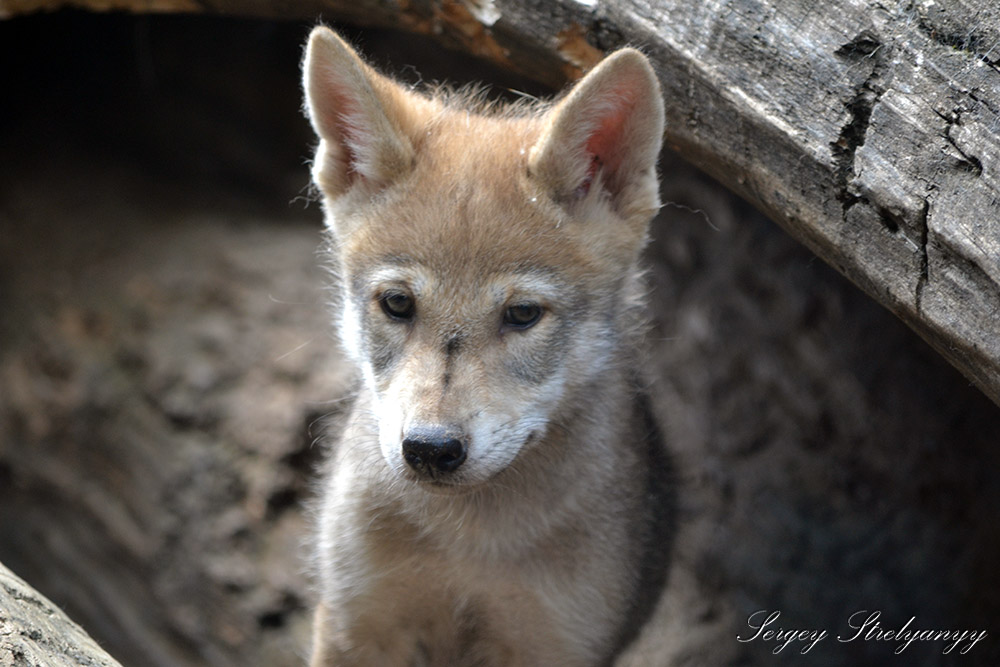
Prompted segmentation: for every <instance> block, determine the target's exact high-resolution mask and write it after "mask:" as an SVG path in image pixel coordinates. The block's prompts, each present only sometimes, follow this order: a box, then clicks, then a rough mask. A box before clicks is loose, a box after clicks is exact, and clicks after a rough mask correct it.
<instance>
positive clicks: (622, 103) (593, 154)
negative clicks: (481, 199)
mask: <svg viewBox="0 0 1000 667" xmlns="http://www.w3.org/2000/svg"><path fill="white" fill-rule="evenodd" d="M663 123H664V118H663V99H662V95H661V93H660V84H659V82H658V81H657V80H656V75H655V74H654V73H653V68H652V67H651V66H650V65H649V61H648V60H646V57H645V56H644V55H642V54H641V53H640V52H639V51H636V50H635V49H622V50H620V51H616V52H615V53H613V54H611V55H610V56H608V57H607V58H605V59H604V60H603V61H601V63H600V64H599V65H598V66H597V67H595V68H594V69H593V70H591V71H590V73H588V74H587V75H586V76H585V77H584V78H583V79H581V80H580V81H579V82H578V83H577V84H576V86H575V87H574V88H573V89H572V90H571V91H570V93H569V95H567V96H566V97H565V98H564V99H563V100H562V101H560V102H559V103H558V104H557V105H556V106H555V107H554V108H553V109H552V110H551V111H550V112H549V115H548V118H547V120H546V125H545V127H544V130H543V131H542V135H541V138H540V139H539V140H538V141H537V143H536V144H535V145H534V146H533V147H532V149H531V152H530V154H529V157H528V168H529V173H530V174H531V175H532V176H533V177H534V178H536V179H538V181H539V182H540V183H541V184H542V186H543V187H545V188H547V189H548V191H549V192H550V193H552V196H553V197H554V198H555V199H556V200H557V201H560V202H563V203H572V202H573V201H576V200H579V199H582V198H583V197H584V196H586V195H587V194H588V193H589V192H590V191H591V189H592V188H602V189H603V190H604V191H606V192H607V193H608V194H609V195H610V196H611V201H612V204H613V205H614V207H615V208H616V209H617V210H618V211H619V212H620V213H621V214H622V215H623V216H624V217H631V216H632V215H639V214H641V215H645V216H646V217H647V218H648V216H649V215H650V214H651V213H652V211H653V210H655V209H656V207H657V206H658V205H659V198H658V192H657V183H656V159H657V156H658V155H659V153H660V144H661V142H662V139H663ZM644 222H645V221H644Z"/></svg>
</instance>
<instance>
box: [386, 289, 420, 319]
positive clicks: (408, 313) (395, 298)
mask: <svg viewBox="0 0 1000 667" xmlns="http://www.w3.org/2000/svg"><path fill="white" fill-rule="evenodd" d="M378 303H379V305H380V306H382V312H384V313H385V314H386V315H388V316H389V317H391V318H392V319H394V320H409V319H411V318H412V317H413V310H414V304H413V297H411V296H409V295H407V294H404V293H403V292H386V293H385V294H383V295H382V296H381V297H379V300H378Z"/></svg>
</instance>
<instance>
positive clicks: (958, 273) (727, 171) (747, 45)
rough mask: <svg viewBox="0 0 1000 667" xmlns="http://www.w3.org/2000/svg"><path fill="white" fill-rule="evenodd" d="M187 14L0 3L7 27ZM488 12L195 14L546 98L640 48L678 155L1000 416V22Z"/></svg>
mask: <svg viewBox="0 0 1000 667" xmlns="http://www.w3.org/2000/svg"><path fill="white" fill-rule="evenodd" d="M193 4H194V3H193V2H192V0H176V2H173V1H172V0H157V2H155V3H152V4H150V3H148V2H147V1H146V0H112V1H110V2H109V0H0V15H7V16H10V15H13V14H16V13H19V12H25V11H30V10H33V9H38V8H52V7H56V6H63V5H73V6H83V7H88V6H89V7H93V8H106V7H108V6H110V5H114V6H115V7H117V8H128V9H132V10H134V11H148V10H149V8H156V9H158V10H162V9H164V8H169V7H171V6H173V7H175V8H176V9H178V10H184V11H189V10H191V9H192V5H193ZM480 4H481V3H477V2H473V1H472V0H438V1H431V0H410V1H408V2H399V3H387V2H383V1H381V0H352V1H351V2H345V1H344V0H308V1H306V2H302V3H295V4H294V5H293V4H289V3H284V2H277V1H271V2H247V1H246V0H212V1H211V2H207V1H201V2H199V3H198V7H199V8H200V9H201V10H203V11H214V12H220V13H243V14H255V15H258V16H272V17H279V16H280V17H285V18H288V17H292V16H294V17H306V18H312V17H315V16H319V15H320V14H322V16H324V17H325V18H327V19H337V20H344V21H350V22H353V23H357V24H360V25H368V26H392V27H397V28H402V29H406V30H411V31H414V32H419V33H424V34H428V35H431V36H433V37H434V38H435V39H437V40H439V41H440V42H441V43H442V44H444V45H446V46H449V47H452V48H458V49H462V50H465V51H467V52H470V53H475V54H478V55H481V56H483V57H486V58H490V59H492V60H494V61H496V62H498V63H500V64H501V65H503V66H504V67H509V68H511V69H514V70H518V71H520V72H522V73H526V74H528V75H530V76H533V77H534V78H536V79H538V80H540V81H542V82H545V83H548V84H551V85H553V86H559V85H561V84H562V83H564V82H565V79H566V78H567V77H573V76H576V75H578V74H579V73H580V72H581V64H582V63H583V61H584V60H586V61H587V62H589V61H590V60H593V59H594V58H595V57H596V56H597V55H599V54H600V53H601V52H607V51H609V50H612V49H614V48H617V47H619V46H622V45H624V44H626V43H631V44H635V45H638V46H639V47H641V48H643V49H644V50H645V51H646V53H647V54H648V55H649V56H650V58H651V59H652V60H653V62H654V63H655V65H656V68H657V71H658V73H659V76H660V79H661V82H662V84H663V87H664V92H665V97H666V103H667V116H668V128H667V134H666V140H667V143H668V144H669V145H670V146H672V147H673V148H674V149H676V150H677V151H679V152H680V153H681V154H682V155H684V156H685V157H686V158H687V159H688V160H690V161H691V162H693V163H694V164H696V165H697V166H699V167H701V168H702V169H704V170H705V171H707V172H708V173H710V174H712V175H713V176H715V177H716V178H718V179H719V180H720V181H721V182H723V183H724V184H726V185H727V186H728V187H730V188H731V189H733V190H734V191H736V192H738V193H739V194H741V195H742V196H744V197H745V198H747V199H748V200H749V201H751V202H752V203H754V204H755V205H756V206H757V207H759V208H760V209H761V210H762V211H764V212H765V213H767V214H768V215H769V216H770V217H771V218H772V219H774V220H775V221H776V222H778V223H779V224H780V225H782V226H783V227H784V228H785V229H786V230H787V231H788V232H789V233H790V234H792V235H793V236H794V237H795V238H797V239H799V240H800V241H801V242H803V243H804V244H806V245H807V246H808V247H809V248H811V249H812V250H813V251H814V252H816V253H817V254H818V255H819V256H820V257H822V258H823V259H825V260H826V261H827V262H828V263H830V264H832V265H833V266H835V267H836V268H838V269H839V270H840V271H841V272H843V273H844V274H845V275H847V276H848V277H849V278H850V279H851V280H853V281H854V282H855V283H856V284H857V285H859V286H860V287H861V288H862V289H864V290H865V291H866V292H867V293H868V294H870V295H871V296H872V297H874V298H875V299H877V300H878V301H879V302H881V303H882V304H883V305H885V306H886V307H887V308H889V309H890V310H891V311H892V312H894V313H895V314H896V315H898V316H899V317H900V318H901V319H903V320H904V321H905V322H907V323H908V324H909V325H910V326H911V327H912V328H913V329H914V330H915V331H917V332H918V333H919V334H920V335H921V336H922V337H924V338H925V339H926V340H927V341H928V342H930V344H931V345H933V346H934V347H935V348H936V349H937V350H938V351H939V352H940V353H941V354H942V355H944V356H945V357H946V358H947V359H948V360H949V361H951V362H952V363H953V364H954V365H955V366H956V367H957V368H959V369H960V370H961V371H962V372H963V373H964V374H965V375H966V376H967V377H969V378H970V379H971V380H972V381H973V382H975V383H976V385H977V386H979V387H980V388H981V389H982V390H983V391H984V392H985V393H986V394H987V395H988V396H990V397H991V398H992V399H993V400H994V401H996V402H997V403H1000V335H998V333H1000V8H998V6H997V5H996V3H994V2H992V1H991V0H936V1H935V2H931V1H930V0H914V1H913V2H899V3H876V2H849V1H848V0H832V1H831V2H824V3H804V2H798V1H797V0H755V1H752V2H751V1H750V0H706V1H705V2H700V3H694V2H690V1H681V0H664V1H663V2H658V3H655V4H653V3H648V2H637V1H635V0H615V1H613V2H609V1H606V0H601V1H598V2H580V1H573V0H558V1H553V2H550V3H545V4H544V6H543V5H542V4H540V3H534V2H527V1H525V0H506V1H502V0H497V1H496V2H492V3H489V7H490V11H489V12H488V20H484V19H483V12H482V11H481V7H480ZM588 45H589V46H590V47H593V51H591V50H590V49H588V48H587V46H588ZM581 54H582V55H584V56H586V57H585V58H583V59H581ZM583 64H585V63H583Z"/></svg>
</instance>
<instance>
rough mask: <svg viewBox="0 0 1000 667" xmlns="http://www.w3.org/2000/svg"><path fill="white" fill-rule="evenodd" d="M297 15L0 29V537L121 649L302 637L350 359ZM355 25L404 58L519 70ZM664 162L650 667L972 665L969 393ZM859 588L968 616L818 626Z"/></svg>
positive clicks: (987, 537)
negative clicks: (653, 659) (772, 618)
mask: <svg viewBox="0 0 1000 667" xmlns="http://www.w3.org/2000/svg"><path fill="white" fill-rule="evenodd" d="M306 32H307V27H306V26H305V25H302V24H298V25H274V24H268V23H262V22H249V21H239V20H235V19H199V18H190V17H126V16H116V15H100V16H97V15H86V14H74V13H64V14H56V15H40V16H33V17H28V18H19V19H15V20H11V21H7V22H0V63H3V67H2V71H0V83H2V88H0V89H2V90H4V91H6V92H5V94H4V95H3V98H4V102H3V103H0V179H2V180H0V561H2V562H3V563H5V564H6V565H7V566H8V567H10V568H11V569H12V570H13V571H15V572H16V573H18V574H19V575H21V576H22V577H24V578H25V579H27V580H28V581H29V582H31V583H32V584H33V585H35V586H36V587H38V588H39V589H40V590H41V591H42V592H43V593H45V594H46V595H48V596H49V597H51V598H52V599H53V600H55V601H56V602H57V603H58V604H60V605H62V606H63V607H65V608H66V609H67V610H68V611H69V613H70V615H71V616H73V617H74V618H75V620H77V621H78V622H80V623H81V624H82V625H83V626H84V627H85V628H86V629H87V630H88V631H89V632H90V633H91V634H92V635H94V637H95V638H97V639H98V640H99V641H100V642H101V643H102V645H104V646H105V647H106V648H107V649H108V650H109V652H110V653H112V655H114V656H116V657H117V658H118V659H119V660H121V661H122V663H123V664H125V665H152V666H156V667H159V666H163V667H168V666H169V667H174V666H181V665H218V666H233V667H235V666H237V665H239V666H249V665H269V666H276V667H278V666H282V665H296V664H301V663H302V661H303V656H304V655H305V652H306V650H307V646H308V634H309V629H308V608H309V606H310V604H311V600H312V594H311V590H310V586H309V577H308V567H309V566H308V552H309V550H308V546H307V545H308V539H309V538H308V536H309V524H310V518H309V513H308V511H307V509H306V508H307V507H308V503H309V499H310V498H311V496H312V491H311V489H312V484H313V480H314V474H313V470H314V467H315V465H316V462H317V461H318V460H319V457H320V456H321V455H322V451H323V449H324V432H325V430H326V429H328V428H329V429H331V430H333V431H335V430H336V422H337V417H338V415H339V414H341V412H342V410H343V406H344V401H345V399H346V398H347V396H348V394H349V391H350V384H351V372H350V370H349V369H348V368H346V367H345V366H344V364H343V363H342V361H341V357H340V354H339V352H338V350H337V348H336V345H335V343H334V340H333V335H332V325H331V320H332V318H333V317H335V314H333V313H331V312H330V311H329V310H328V308H327V307H326V295H325V293H324V290H325V286H326V285H327V284H328V278H327V276H326V275H325V274H324V272H323V270H322V261H321V258H320V257H319V256H318V246H319V243H320V233H321V213H320V210H319V207H318V206H317V205H315V204H310V203H309V201H308V196H307V190H306V188H305V186H306V184H307V180H308V175H307V168H306V166H305V159H306V158H307V156H308V153H309V147H310V145H311V142H312V139H311V138H310V135H309V132H308V127H307V124H306V122H305V120H304V119H303V117H302V116H301V113H300V111H299V107H300V98H299V93H298V90H297V77H298V59H299V49H300V46H301V43H302V42H303V40H304V37H305V35H306ZM360 40H361V41H360V43H361V45H362V48H364V49H365V50H366V51H368V52H369V53H373V54H381V55H380V56H379V58H381V62H386V61H388V62H389V63H391V64H392V65H393V66H394V67H395V68H396V69H397V71H401V72H402V74H403V75H404V76H406V77H409V78H410V79H411V80H412V79H413V78H414V77H415V76H416V73H417V72H419V73H420V74H421V75H422V76H423V77H424V78H425V79H428V80H429V79H442V78H448V79H452V80H457V81H459V82H464V81H468V80H473V79H477V78H487V79H488V80H490V81H492V82H494V83H496V84H497V85H498V86H499V87H500V88H503V87H505V86H516V87H524V86H527V85H528V84H526V83H525V82H519V81H514V80H512V79H509V78H506V77H504V76H503V75H501V74H498V73H496V72H493V71H491V70H489V69H486V68H483V67H481V66H478V65H476V64H475V63H474V62H473V61H471V59H470V58H469V57H467V56H464V55H455V54H448V53H445V52H441V51H439V50H436V49H432V48H430V47H428V45H427V44H426V43H423V42H419V41H414V40H411V39H403V38H401V37H399V36H396V35H386V34H376V33H366V34H365V35H362V36H361V37H360ZM407 64H413V65H416V67H415V68H414V67H404V65H407ZM532 92H539V91H537V90H535V89H532ZM662 173H663V195H664V199H665V200H667V201H669V202H672V205H669V206H667V207H665V208H664V210H663V212H662V214H661V215H660V217H659V218H658V219H657V220H656V221H655V223H654V227H653V236H654V238H653V240H652V242H651V244H650V247H649V252H648V260H649V265H650V272H649V276H650V302H651V308H652V315H653V318H654V321H655V327H654V331H653V335H652V340H651V341H650V343H651V349H652V359H651V362H650V366H651V368H652V369H653V370H654V374H655V376H656V382H657V389H656V392H655V396H654V402H655V406H656V408H657V411H658V413H659V415H660V417H661V420H662V422H663V427H664V430H665V432H666V434H667V436H668V442H669V446H670V448H671V450H672V452H673V454H674V456H675V458H676V464H677V468H678V479H677V483H678V487H679V488H678V495H679V499H680V519H679V525H678V536H677V540H676V550H675V556H674V562H673V569H672V572H671V580H670V584H669V586H670V591H669V592H670V598H669V600H670V607H671V609H672V610H673V612H674V613H672V615H671V618H672V620H671V622H670V623H668V624H667V627H664V628H662V637H663V639H664V644H665V646H666V647H667V649H668V653H669V655H670V658H669V659H668V660H666V661H665V664H673V665H692V666H695V665H721V664H731V665H769V664H796V665H798V664H802V665H885V664H900V665H904V664H905V665H952V664H955V665H958V664H961V665H996V664H1000V639H998V637H1000V570H998V567H997V563H998V562H1000V522H998V521H997V516H998V513H1000V482H998V481H997V480H998V476H997V474H996V471H997V470H998V469H1000V467H998V464H1000V447H998V445H1000V408H998V407H997V406H996V405H994V404H992V403H990V402H989V401H987V400H986V399H985V398H984V397H983V396H982V395H981V394H980V393H979V392H978V391H977V390H976V389H974V388H973V387H971V386H970V385H969V383H968V382H967V381H966V380H965V379H964V378H963V377H961V376H960V375H959V374H958V373H957V372H956V371H954V370H953V369H952V368H950V367H949V366H947V365H946V364H945V363H944V362H943V361H941V360H940V359H939V358H938V357H937V356H936V355H935V354H934V353H933V352H932V351H931V350H930V348H929V347H927V346H926V345H925V344H924V343H923V342H922V341H920V340H919V339H918V338H917V337H916V336H915V335H914V334H912V332H910V331H909V330H908V329H907V328H905V327H904V326H903V325H902V324H900V323H899V322H897V321H896V320H895V319H894V318H893V317H892V316H891V315H890V314H889V313H887V312H886V311H884V310H882V309H881V308H880V307H879V306H877V305H876V304H874V303H873V302H871V301H870V300H869V299H868V298H867V297H865V296H864V295H863V294H861V293H860V292H859V291H858V290H857V289H855V288H854V287H853V286H851V285H850V284H849V283H847V282H846V281H845V280H844V279H843V278H841V277H840V276H839V275H838V274H836V273H835V272H834V271H833V270H831V269H830V268H829V267H827V266H825V265H824V264H823V263H822V262H821V261H819V260H817V259H816V258H814V257H813V256H811V255H810V253H809V252H808V251H806V250H805V249H804V248H802V247H801V246H799V245H798V244H797V243H796V242H794V241H793V240H791V239H790V238H789V237H788V236H786V235H785V234H784V233H783V232H782V231H781V230H780V229H778V228H777V227H776V226H775V225H773V224H772V223H770V222H769V221H767V220H766V219H764V218H763V217H761V216H760V215H759V214H757V213H756V212H754V211H753V210H751V209H749V208H748V207H747V206H746V205H745V204H744V203H742V202H741V201H739V200H738V199H736V198H735V197H733V196H731V195H730V194H728V193H727V192H726V191H724V190H723V189H722V188H721V187H720V186H718V185H717V184H715V183H714V182H712V181H710V180H709V179H707V178H706V177H704V176H702V175H700V174H699V173H697V172H695V171H694V170H692V169H691V168H690V167H688V166H686V165H685V164H684V163H683V162H682V161H681V160H680V159H678V157H677V156H672V155H666V156H664V160H663V164H662ZM759 610H768V611H769V612H772V611H780V613H781V616H780V621H778V623H776V625H781V626H782V627H784V628H786V629H791V628H796V629H825V630H827V631H828V633H829V635H830V636H829V637H828V638H827V639H825V640H824V641H822V642H821V643H819V644H817V645H816V647H815V648H814V649H813V650H811V651H809V652H808V653H807V654H805V655H802V654H801V653H800V652H799V651H801V649H802V648H803V644H802V643H801V642H799V643H796V644H795V645H792V646H789V647H788V648H787V649H785V650H784V651H781V652H779V653H778V654H774V653H773V652H772V651H773V650H774V649H775V647H776V645H777V644H776V643H775V642H774V641H771V642H767V641H765V640H764V639H761V638H758V639H756V640H753V641H749V642H742V641H739V640H738V639H737V636H740V637H743V638H747V637H749V636H753V634H754V631H753V630H752V629H751V628H750V627H749V626H748V619H749V618H750V616H751V614H753V613H754V612H757V611H759ZM861 610H869V611H875V610H877V611H881V613H882V625H883V627H885V628H900V627H902V626H903V625H904V624H905V623H906V622H907V620H908V619H910V618H911V617H915V620H914V621H913V622H912V625H911V627H912V628H919V629H942V630H944V629H962V630H986V631H987V632H988V633H989V636H988V637H987V638H986V639H985V640H983V641H982V642H980V643H979V644H977V645H976V646H974V647H972V648H971V650H969V651H968V653H966V654H965V655H961V654H959V650H960V649H961V648H962V647H963V645H959V646H958V647H957V648H956V649H955V650H954V651H952V652H951V653H949V654H947V655H945V654H944V653H943V650H944V646H945V645H944V643H943V642H915V643H914V644H913V645H911V646H909V647H908V648H906V650H905V651H904V652H903V653H902V655H900V656H896V655H894V651H895V650H896V648H897V645H898V644H897V643H896V642H891V641H875V640H869V641H864V640H863V639H858V640H856V641H850V642H838V641H837V640H836V638H835V637H836V635H838V634H840V635H842V636H851V635H853V634H854V632H853V631H851V629H850V627H849V626H848V619H849V618H850V617H851V615H852V614H854V613H855V612H858V611H861Z"/></svg>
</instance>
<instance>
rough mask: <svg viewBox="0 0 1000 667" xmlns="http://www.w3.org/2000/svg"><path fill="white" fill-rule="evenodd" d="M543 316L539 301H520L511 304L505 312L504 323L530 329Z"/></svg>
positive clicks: (515, 327)
mask: <svg viewBox="0 0 1000 667" xmlns="http://www.w3.org/2000/svg"><path fill="white" fill-rule="evenodd" d="M541 317H542V307H541V306H539V305H538V304H537V303H519V304H517V305H515V306H510V307H508V308H507V310H505V311H504V314H503V323H504V324H505V325H506V326H508V327H510V328H512V329H528V328H531V327H533V326H535V324H537V323H538V320H539V319H541Z"/></svg>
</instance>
